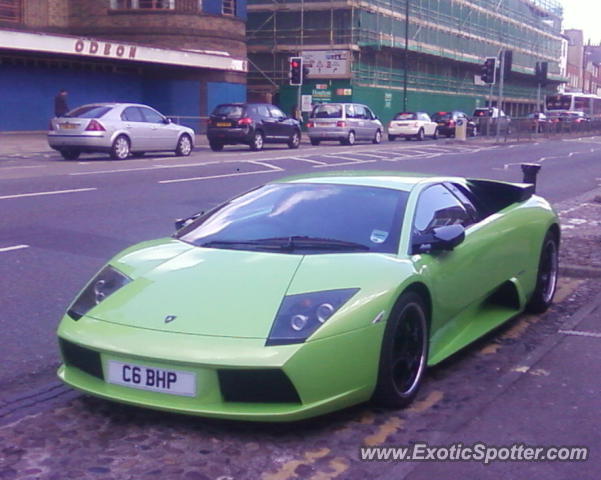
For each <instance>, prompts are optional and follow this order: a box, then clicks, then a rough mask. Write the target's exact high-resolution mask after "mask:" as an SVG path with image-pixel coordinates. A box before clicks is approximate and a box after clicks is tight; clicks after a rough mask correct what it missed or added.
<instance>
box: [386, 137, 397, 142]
mask: <svg viewBox="0 0 601 480" xmlns="http://www.w3.org/2000/svg"><path fill="white" fill-rule="evenodd" d="M395 140H396V135H388V141H389V142H394V141H395Z"/></svg>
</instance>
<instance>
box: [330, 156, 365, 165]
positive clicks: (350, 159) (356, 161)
mask: <svg viewBox="0 0 601 480" xmlns="http://www.w3.org/2000/svg"><path fill="white" fill-rule="evenodd" d="M324 157H327V158H336V159H338V158H339V159H340V160H346V161H347V162H354V163H361V162H363V160H359V159H358V158H351V157H345V156H344V155H338V154H335V153H329V154H327V155H324ZM330 165H331V164H330Z"/></svg>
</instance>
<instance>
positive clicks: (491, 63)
mask: <svg viewBox="0 0 601 480" xmlns="http://www.w3.org/2000/svg"><path fill="white" fill-rule="evenodd" d="M496 61H497V59H496V58H494V57H489V58H487V59H486V61H485V62H484V65H482V69H481V73H480V78H481V79H482V81H483V82H484V83H495V65H496Z"/></svg>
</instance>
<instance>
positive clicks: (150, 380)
mask: <svg viewBox="0 0 601 480" xmlns="http://www.w3.org/2000/svg"><path fill="white" fill-rule="evenodd" d="M108 367H109V368H108V370H109V371H108V378H107V382H108V383H113V384H115V385H123V386H124V387H131V388H138V389H140V390H151V391H153V392H160V393H169V394H171V395H181V396H185V397H194V396H196V375H195V374H194V373H192V372H184V371H181V370H166V369H164V368H157V367H147V366H144V365H135V364H133V363H124V362H118V361H116V360H109V362H108Z"/></svg>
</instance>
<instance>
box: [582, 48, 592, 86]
mask: <svg viewBox="0 0 601 480" xmlns="http://www.w3.org/2000/svg"><path fill="white" fill-rule="evenodd" d="M590 54H591V52H587V51H586V47H583V48H582V93H586V66H587V64H588V57H589V56H590ZM589 90H590V89H589Z"/></svg>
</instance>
